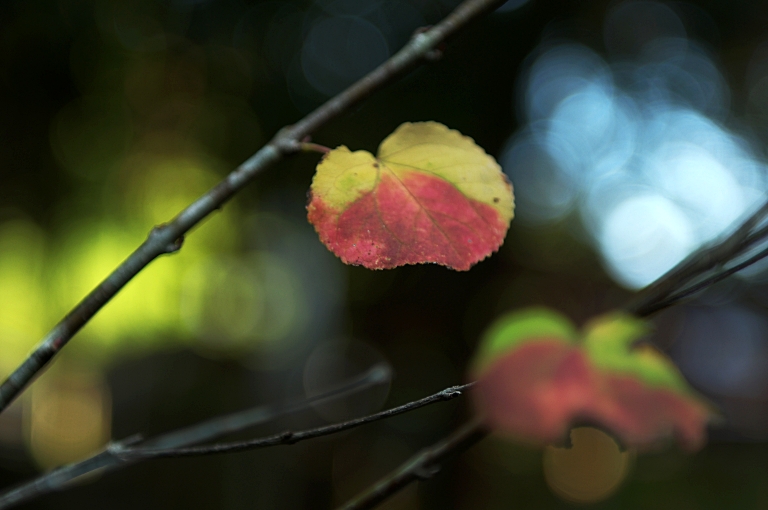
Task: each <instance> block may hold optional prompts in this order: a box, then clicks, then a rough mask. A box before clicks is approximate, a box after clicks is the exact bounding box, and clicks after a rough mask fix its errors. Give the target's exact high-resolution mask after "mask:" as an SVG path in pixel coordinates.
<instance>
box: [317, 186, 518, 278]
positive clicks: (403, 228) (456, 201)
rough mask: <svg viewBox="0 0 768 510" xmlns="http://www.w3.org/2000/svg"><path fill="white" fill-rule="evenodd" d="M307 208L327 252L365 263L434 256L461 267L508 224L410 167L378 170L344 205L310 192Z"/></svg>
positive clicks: (491, 247) (494, 245) (485, 251)
mask: <svg viewBox="0 0 768 510" xmlns="http://www.w3.org/2000/svg"><path fill="white" fill-rule="evenodd" d="M307 209H308V211H309V221H310V222H311V223H312V224H313V225H315V228H316V230H317V232H318V234H319V235H320V239H321V240H322V242H323V243H324V244H325V245H326V246H328V248H329V249H330V250H331V251H332V252H334V253H335V254H337V255H338V256H339V257H340V258H341V260H343V261H344V262H345V263H347V264H357V265H364V266H365V267H368V268H371V269H389V268H393V267H397V266H401V265H404V264H418V263H423V262H434V263H438V264H442V265H444V266H448V267H452V268H454V269H459V270H467V269H469V268H470V267H471V266H472V265H473V264H475V263H477V262H479V261H480V260H482V259H484V258H485V257H487V256H488V255H489V254H490V253H492V252H495V251H496V250H498V248H499V246H501V243H502V242H503V240H504V236H505V235H506V232H507V228H508V227H507V224H506V223H505V222H504V221H502V220H501V218H499V215H498V213H497V212H496V210H494V209H493V207H490V206H488V205H486V204H483V203H481V202H478V201H475V200H472V199H469V198H467V197H466V196H465V195H463V194H462V193H461V192H459V191H458V190H457V189H456V188H455V187H454V186H452V185H451V184H449V183H447V182H446V181H444V180H442V179H439V178H436V177H432V176H429V175H425V174H421V173H415V172H414V173H412V174H409V175H407V176H406V177H403V178H402V180H399V179H397V178H396V177H395V176H394V175H393V174H392V173H391V172H388V171H382V173H381V178H380V181H379V183H378V185H377V186H376V187H375V188H374V189H373V190H372V191H371V192H369V193H366V194H364V195H362V196H361V197H359V198H358V199H357V200H356V201H355V202H353V203H352V205H350V206H349V207H348V208H347V209H346V210H345V211H336V210H333V209H332V208H330V207H328V206H326V204H325V203H324V202H323V201H322V199H320V198H319V197H315V196H313V197H312V199H311V200H310V203H309V205H308V206H307Z"/></svg>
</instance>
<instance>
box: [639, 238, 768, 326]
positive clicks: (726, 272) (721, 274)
mask: <svg viewBox="0 0 768 510" xmlns="http://www.w3.org/2000/svg"><path fill="white" fill-rule="evenodd" d="M765 257H768V248H766V249H764V250H761V251H759V252H758V253H756V254H755V255H753V256H752V257H749V258H748V259H747V260H745V261H743V262H740V263H738V264H736V265H735V266H733V267H729V268H727V269H723V270H721V271H718V272H716V273H715V274H713V275H711V276H708V277H707V278H705V279H704V280H702V281H700V282H697V283H696V284H694V285H691V286H689V287H686V288H683V289H682V290H680V291H679V292H676V293H674V294H672V295H671V296H669V297H668V298H666V299H664V300H662V301H659V302H658V303H656V304H654V305H652V306H649V307H647V308H646V311H647V314H648V315H650V314H652V313H654V312H657V311H659V310H662V309H664V308H667V307H670V306H672V305H675V304H677V303H678V302H680V301H682V300H683V299H685V298H688V297H690V296H692V295H694V294H696V293H697V292H700V291H702V290H704V289H706V288H707V287H709V286H711V285H714V284H715V283H717V282H719V281H722V280H724V279H726V278H728V277H729V276H731V275H732V274H734V273H738V272H739V271H741V270H742V269H744V268H746V267H749V266H751V265H752V264H754V263H755V262H759V261H760V260H762V259H764V258H765Z"/></svg>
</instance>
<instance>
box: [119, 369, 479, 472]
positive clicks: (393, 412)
mask: <svg viewBox="0 0 768 510" xmlns="http://www.w3.org/2000/svg"><path fill="white" fill-rule="evenodd" d="M473 384H474V383H469V384H464V385H462V386H452V387H450V388H446V389H444V390H442V391H438V392H437V393H435V394H433V395H430V396H428V397H424V398H421V399H419V400H414V401H413V402H408V403H407V404H403V405H401V406H397V407H393V408H391V409H386V410H384V411H381V412H378V413H375V414H370V415H368V416H363V417H361V418H354V419H352V420H347V421H343V422H339V423H333V424H331V425H325V426H323V427H316V428H313V429H307V430H302V431H298V432H291V431H285V432H281V433H279V434H274V435H271V436H267V437H261V438H258V439H250V440H247V441H233V442H230V443H219V444H213V445H206V446H193V447H189V448H166V449H159V448H144V447H143V446H136V447H131V448H126V449H123V450H122V451H121V452H120V453H119V456H120V457H122V458H124V459H159V458H168V457H199V456H203V455H215V454H219V453H232V452H242V451H247V450H255V449H257V448H265V447H268V446H277V445H281V444H295V443H298V442H299V441H306V440H307V439H314V438H316V437H321V436H328V435H331V434H337V433H339V432H343V431H345V430H349V429H353V428H356V427H359V426H360V425H365V424H366V423H372V422H374V421H379V420H383V419H386V418H391V417H392V416H397V415H399V414H404V413H407V412H409V411H413V410H415V409H419V408H420V407H424V406H428V405H430V404H434V403H436V402H445V401H446V400H453V399H454V398H456V397H458V396H460V395H462V394H463V392H464V391H465V390H467V389H469V388H471V387H472V385H473Z"/></svg>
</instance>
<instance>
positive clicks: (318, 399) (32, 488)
mask: <svg viewBox="0 0 768 510" xmlns="http://www.w3.org/2000/svg"><path fill="white" fill-rule="evenodd" d="M390 379H391V373H390V370H389V368H388V367H387V366H385V365H376V366H374V367H372V368H371V369H370V370H368V371H367V372H365V373H364V374H361V375H360V376H358V377H355V378H353V379H351V380H349V381H347V382H345V383H343V384H341V385H339V386H338V387H336V388H333V389H331V390H329V391H326V392H323V393H321V394H319V395H316V396H314V397H310V398H305V399H301V400H297V401H294V402H288V403H286V404H283V405H279V406H259V407H254V408H251V409H247V410H244V411H241V412H238V413H234V414H230V415H227V416H224V417H220V418H216V419H213V420H207V421H204V422H201V423H198V424H196V425H193V426H191V427H186V428H183V429H180V430H176V431H173V432H169V433H166V434H162V435H160V436H158V437H155V438H152V439H149V440H146V441H144V440H142V438H141V436H139V435H134V436H131V437H129V438H127V439H124V440H122V441H117V442H113V443H110V444H109V445H108V446H107V447H106V448H105V449H104V451H102V452H100V453H98V454H96V455H94V456H93V457H90V458H88V459H85V460H83V461H80V462H76V463H74V464H69V465H67V466H63V467H60V468H58V469H55V470H53V471H51V472H50V473H46V474H44V475H42V476H40V477H38V478H36V479H34V480H32V481H30V482H27V483H25V484H23V485H20V486H18V487H16V488H14V489H11V490H9V491H7V492H5V493H3V494H1V495H0V509H2V508H9V507H11V506H14V505H17V504H19V503H22V502H24V501H28V500H30V499H34V498H37V497H39V496H42V495H44V494H47V493H49V492H53V491H57V490H62V489H65V488H67V487H69V486H70V485H71V482H73V481H74V480H76V479H77V478H79V477H81V476H83V475H85V474H88V473H91V472H94V471H102V472H111V471H114V470H116V469H119V468H122V467H127V466H130V465H132V464H135V463H136V462H139V461H141V460H144V458H143V457H130V456H126V455H124V453H125V452H131V451H133V450H132V449H134V448H135V449H139V450H141V449H147V450H150V451H152V450H156V449H159V448H160V449H165V448H174V447H183V446H190V445H194V444H199V443H201V442H203V441H210V440H213V439H216V438H218V437H221V436H223V435H226V434H231V433H233V432H241V431H243V430H246V429H248V428H251V427H253V426H255V425H262V424H264V423H267V422H269V421H272V420H274V419H276V418H279V417H282V416H286V415H289V414H293V413H297V412H300V411H304V410H307V409H310V408H311V407H312V406H313V405H315V404H319V403H323V402H329V401H334V400H338V399H342V398H345V397H348V396H350V395H353V394H355V393H359V392H361V391H364V390H366V389H368V388H371V387H373V386H377V385H379V384H384V383H387V382H389V381H390ZM447 391H448V390H443V392H447ZM438 400H439V399H437V400H436V401H438ZM425 405H426V404H425Z"/></svg>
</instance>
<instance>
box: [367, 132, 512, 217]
mask: <svg viewBox="0 0 768 510" xmlns="http://www.w3.org/2000/svg"><path fill="white" fill-rule="evenodd" d="M378 158H379V160H381V162H383V163H384V164H386V165H387V167H389V168H390V169H391V170H392V171H393V172H395V174H396V175H397V174H399V173H400V172H402V171H413V170H417V171H421V172H425V173H430V174H433V175H435V176H437V177H440V178H442V179H444V180H446V181H448V182H450V183H451V184H453V185H454V186H456V188H457V189H458V190H459V191H461V192H462V193H463V194H464V195H465V196H467V197H468V198H470V199H474V200H477V201H479V202H482V203H484V204H488V205H489V206H491V207H493V208H494V209H496V210H497V211H498V212H499V214H500V216H501V218H502V219H503V221H505V222H509V221H511V220H512V217H513V216H514V213H513V210H514V199H513V196H512V193H511V191H510V187H509V185H508V183H507V182H506V180H505V178H504V174H503V173H501V167H500V166H499V165H498V164H497V163H496V160H494V159H493V158H492V157H491V156H489V155H488V154H486V153H485V151H484V150H483V149H482V148H480V147H479V146H478V145H477V144H475V142H474V140H472V138H470V137H468V136H464V135H462V134H461V133H459V132H458V131H456V130H453V129H448V128H447V127H446V126H444V125H443V124H440V123H439V122H416V123H411V122H406V123H404V124H401V125H400V126H399V127H398V128H397V129H396V130H395V131H394V133H392V134H391V135H389V136H388V137H387V138H385V139H384V141H383V142H381V145H380V146H379V154H378Z"/></svg>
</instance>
